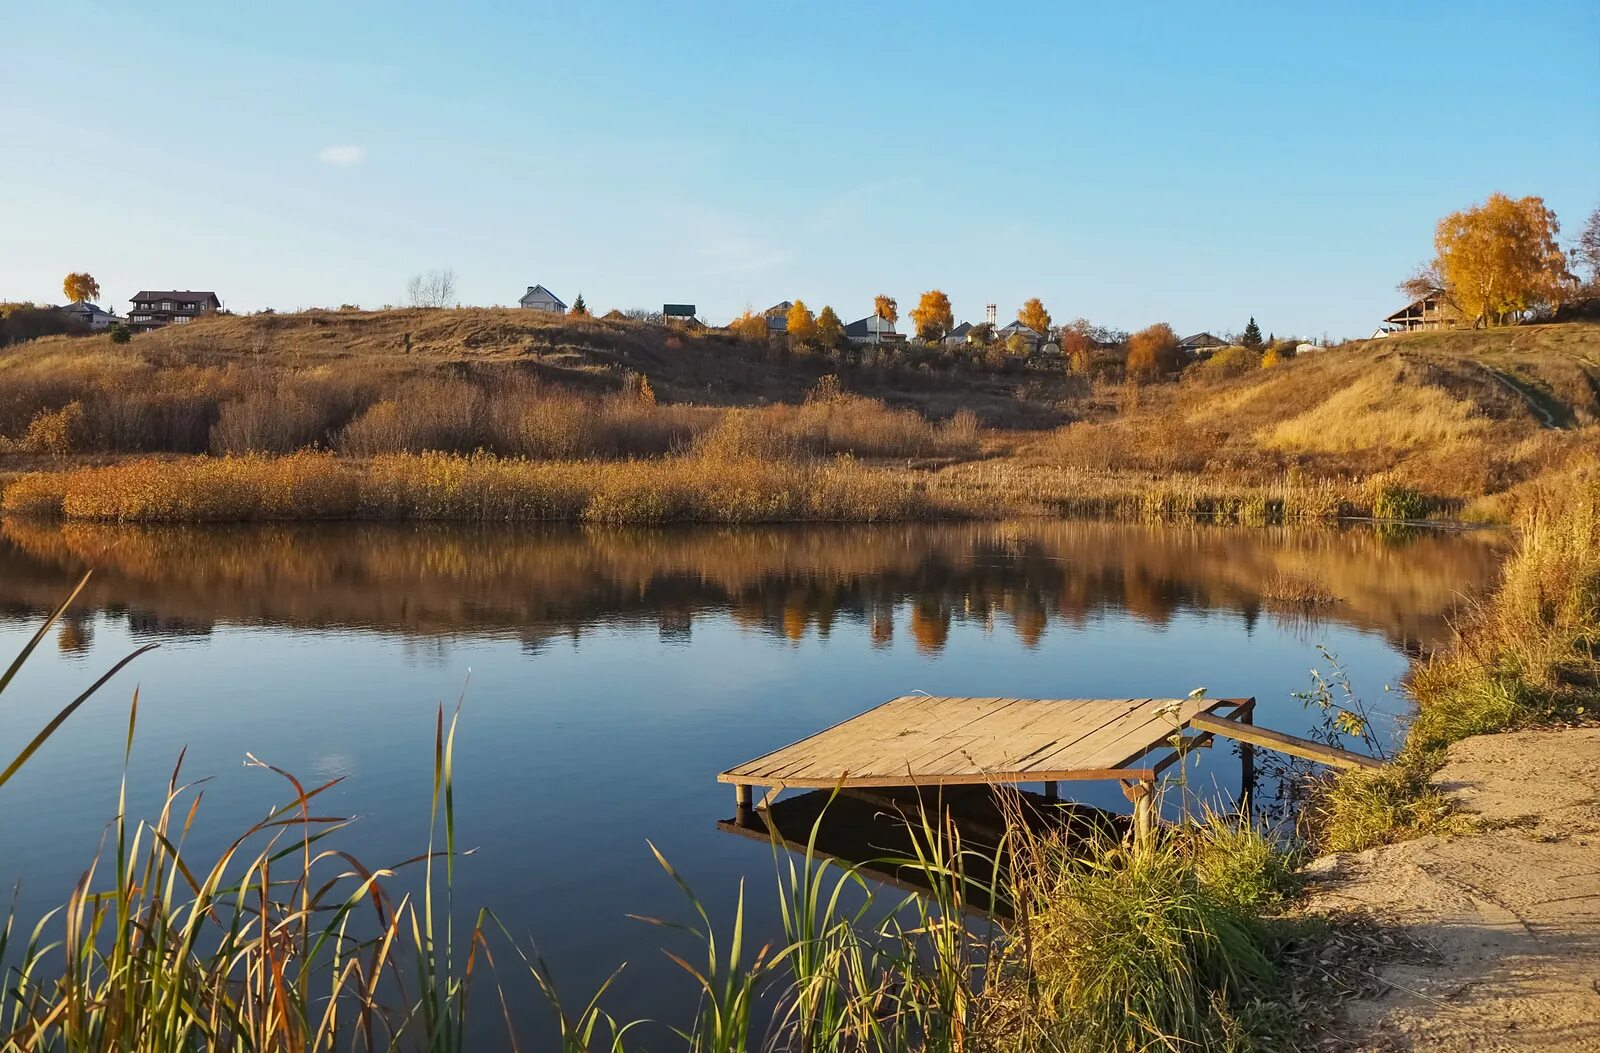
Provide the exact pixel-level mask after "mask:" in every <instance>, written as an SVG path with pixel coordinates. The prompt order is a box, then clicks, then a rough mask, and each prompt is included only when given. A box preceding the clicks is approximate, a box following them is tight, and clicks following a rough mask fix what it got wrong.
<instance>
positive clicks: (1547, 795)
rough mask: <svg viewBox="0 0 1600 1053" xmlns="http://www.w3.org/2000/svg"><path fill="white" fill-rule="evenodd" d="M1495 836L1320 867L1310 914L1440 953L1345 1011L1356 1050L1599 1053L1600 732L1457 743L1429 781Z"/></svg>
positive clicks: (1426, 844)
mask: <svg viewBox="0 0 1600 1053" xmlns="http://www.w3.org/2000/svg"><path fill="white" fill-rule="evenodd" d="M1434 783H1435V785H1437V786H1439V787H1440V788H1441V789H1442V790H1444V792H1446V793H1447V794H1448V795H1449V796H1450V797H1451V798H1452V800H1454V801H1455V803H1456V804H1457V805H1458V807H1459V808H1460V809H1461V811H1463V812H1465V813H1468V814H1472V815H1476V816H1477V817H1479V818H1480V819H1481V820H1483V822H1484V823H1485V824H1486V826H1488V827H1489V828H1490V829H1487V830H1485V831H1484V832H1480V833H1474V834H1469V835H1464V836H1457V837H1453V838H1438V837H1427V838H1423V839H1420V840H1417V841H1410V842H1407V843H1405V844H1400V845H1391V846H1388V847H1384V848H1378V849H1372V850H1370V851H1367V852H1362V853H1359V854H1354V855H1338V856H1330V857H1327V858H1326V859H1322V860H1318V861H1317V863H1315V864H1313V867H1312V872H1313V874H1314V876H1315V879H1316V887H1315V891H1314V902H1315V903H1316V905H1317V906H1319V907H1321V908H1325V909H1330V910H1333V909H1350V908H1356V909H1360V910H1364V911H1369V912H1371V913H1372V914H1373V915H1375V916H1376V917H1377V918H1379V919H1380V920H1382V921H1384V922H1386V923H1389V924H1393V925H1395V926H1398V927H1400V928H1402V929H1404V930H1405V931H1406V932H1407V933H1409V934H1410V935H1412V936H1414V937H1415V938H1417V939H1418V940H1420V941H1421V942H1423V943H1424V944H1426V945H1427V946H1429V947H1431V948H1432V949H1433V950H1434V951H1435V952H1437V954H1438V958H1439V960H1438V962H1437V963H1436V964H1432V965H1395V966H1390V967H1388V968H1386V969H1385V970H1384V971H1383V972H1382V973H1381V974H1380V976H1381V979H1382V981H1383V982H1384V986H1385V987H1386V988H1387V993H1386V994H1384V995H1382V996H1379V997H1377V998H1374V999H1372V1000H1369V1001H1362V1002H1355V1003H1351V1004H1348V1005H1346V1006H1345V1007H1344V1010H1343V1024H1342V1027H1341V1030H1342V1031H1343V1032H1344V1034H1345V1035H1346V1036H1347V1037H1348V1038H1349V1039H1350V1041H1351V1043H1352V1048H1355V1049H1360V1050H1428V1051H1441V1053H1458V1051H1459V1053H1466V1051H1471V1053H1490V1051H1494V1053H1500V1051H1510V1050H1551V1051H1553V1050H1564V1051H1565V1050H1600V728H1585V729H1574V730H1567V731H1527V732H1515V733H1511V734H1505V735H1485V736H1482V737H1479V738H1473V739H1468V740H1466V741H1464V742H1460V743H1457V744H1456V745H1455V746H1453V747H1451V749H1450V759H1449V763H1448V764H1446V766H1445V767H1444V768H1443V769H1442V770H1441V771H1440V772H1439V773H1438V775H1436V776H1435V777H1434Z"/></svg>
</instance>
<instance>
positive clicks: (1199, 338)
mask: <svg viewBox="0 0 1600 1053" xmlns="http://www.w3.org/2000/svg"><path fill="white" fill-rule="evenodd" d="M1227 346H1228V342H1227V341H1226V340H1219V339H1217V338H1216V337H1214V336H1212V335H1211V334H1210V333H1196V334H1194V335H1193V336H1186V337H1184V338H1183V339H1182V340H1179V341H1178V350H1179V351H1181V352H1182V353H1183V355H1184V357H1186V358H1210V357H1211V356H1212V355H1214V354H1216V353H1217V352H1218V351H1221V350H1222V349H1223V348H1225V347H1227Z"/></svg>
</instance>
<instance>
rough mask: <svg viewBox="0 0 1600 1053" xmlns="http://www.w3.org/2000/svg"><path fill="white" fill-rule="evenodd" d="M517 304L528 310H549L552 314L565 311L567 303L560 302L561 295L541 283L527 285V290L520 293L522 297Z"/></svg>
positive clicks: (564, 312)
mask: <svg viewBox="0 0 1600 1053" xmlns="http://www.w3.org/2000/svg"><path fill="white" fill-rule="evenodd" d="M517 306H519V307H526V308H527V309H528V310H530V311H550V312H552V313H554V314H566V313H567V305H566V304H564V303H562V302H561V297H559V296H557V295H556V294H555V293H553V292H551V291H550V290H549V289H546V288H545V287H544V286H542V285H530V286H528V291H527V292H525V293H523V294H522V299H520V300H518V301H517Z"/></svg>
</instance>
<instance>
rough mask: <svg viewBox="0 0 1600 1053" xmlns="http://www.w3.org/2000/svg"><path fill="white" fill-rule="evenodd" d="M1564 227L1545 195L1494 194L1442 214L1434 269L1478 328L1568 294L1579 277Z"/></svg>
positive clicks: (1435, 240)
mask: <svg viewBox="0 0 1600 1053" xmlns="http://www.w3.org/2000/svg"><path fill="white" fill-rule="evenodd" d="M1560 232H1561V227H1560V225H1559V224H1558V223H1557V222H1556V214H1555V213H1554V212H1552V211H1551V210H1550V209H1548V208H1546V207H1545V204H1544V199H1543V198H1539V197H1524V198H1517V199H1512V198H1509V197H1507V196H1506V195H1504V194H1498V193H1497V194H1490V195H1489V199H1488V200H1487V201H1485V202H1484V203H1483V204H1481V205H1477V206H1474V207H1472V208H1467V209H1462V210H1461V211H1460V212H1452V213H1450V215H1448V216H1446V217H1444V218H1443V219H1441V220H1440V221H1439V227H1438V230H1437V231H1436V232H1435V233H1434V238H1433V247H1434V250H1435V252H1437V254H1438V256H1437V258H1436V259H1435V260H1434V261H1433V264H1432V267H1431V274H1432V275H1433V276H1436V278H1437V280H1438V282H1439V284H1440V286H1441V287H1442V291H1443V292H1444V294H1445V295H1446V296H1447V297H1448V298H1449V299H1450V301H1451V302H1452V303H1454V304H1455V306H1456V308H1457V309H1459V310H1460V312H1461V316H1462V318H1463V319H1465V320H1468V321H1470V322H1471V323H1472V325H1473V327H1474V328H1476V327H1478V326H1480V325H1482V326H1495V325H1504V324H1505V323H1506V320H1507V319H1508V318H1514V317H1515V316H1516V315H1518V314H1521V313H1522V312H1524V311H1529V310H1532V309H1533V308H1536V307H1544V306H1557V305H1559V304H1560V303H1561V302H1562V300H1563V299H1565V298H1566V296H1567V294H1568V292H1569V290H1570V288H1571V287H1572V285H1573V282H1574V279H1573V276H1572V275H1571V274H1569V273H1568V272H1567V258H1566V256H1565V255H1564V254H1563V253H1562V251H1561V248H1560V246H1559V245H1558V244H1557V242H1556V235H1557V234H1559V233H1560ZM1425 273H1427V272H1425Z"/></svg>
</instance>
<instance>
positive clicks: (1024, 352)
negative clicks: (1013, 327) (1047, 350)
mask: <svg viewBox="0 0 1600 1053" xmlns="http://www.w3.org/2000/svg"><path fill="white" fill-rule="evenodd" d="M1032 350H1033V342H1032V341H1031V340H1029V339H1028V338H1027V337H1025V336H1023V335H1022V334H1021V333H1012V334H1011V335H1010V336H1008V337H1006V354H1008V355H1015V356H1017V357H1018V358H1026V357H1028V353H1029V352H1030V351H1032Z"/></svg>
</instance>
